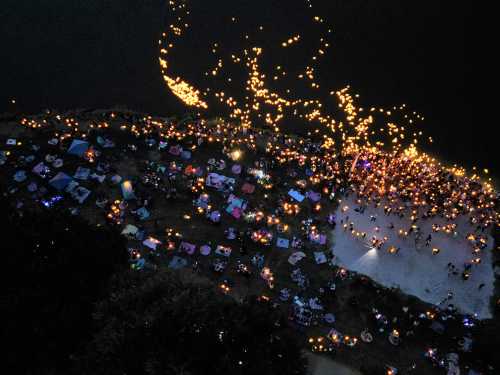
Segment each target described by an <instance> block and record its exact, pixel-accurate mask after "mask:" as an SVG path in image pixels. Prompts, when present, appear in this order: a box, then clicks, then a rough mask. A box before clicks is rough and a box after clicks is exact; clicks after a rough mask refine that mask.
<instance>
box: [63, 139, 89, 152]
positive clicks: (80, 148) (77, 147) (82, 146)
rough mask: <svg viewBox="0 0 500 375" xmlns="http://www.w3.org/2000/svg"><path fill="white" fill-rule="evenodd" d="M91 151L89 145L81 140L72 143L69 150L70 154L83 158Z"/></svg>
mask: <svg viewBox="0 0 500 375" xmlns="http://www.w3.org/2000/svg"><path fill="white" fill-rule="evenodd" d="M88 149H89V143H88V142H86V141H82V140H80V139H75V140H73V142H71V146H69V148H68V154H72V155H76V156H82V155H83V154H85V152H86V151H87V150H88Z"/></svg>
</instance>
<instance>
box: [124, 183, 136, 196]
mask: <svg viewBox="0 0 500 375" xmlns="http://www.w3.org/2000/svg"><path fill="white" fill-rule="evenodd" d="M121 188H122V195H123V199H125V200H130V199H136V196H135V194H134V189H133V187H132V182H130V181H128V180H127V181H123V182H122V184H121Z"/></svg>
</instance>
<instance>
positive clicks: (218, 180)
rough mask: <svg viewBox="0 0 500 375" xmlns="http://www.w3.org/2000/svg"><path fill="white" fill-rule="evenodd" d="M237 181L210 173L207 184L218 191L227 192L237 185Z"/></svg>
mask: <svg viewBox="0 0 500 375" xmlns="http://www.w3.org/2000/svg"><path fill="white" fill-rule="evenodd" d="M235 182H236V180H235V179H234V178H229V177H226V176H223V175H220V174H217V173H209V174H208V176H207V179H206V182H205V184H206V185H207V186H208V187H214V188H216V189H217V190H225V189H226V188H229V187H231V186H233V185H234V184H235Z"/></svg>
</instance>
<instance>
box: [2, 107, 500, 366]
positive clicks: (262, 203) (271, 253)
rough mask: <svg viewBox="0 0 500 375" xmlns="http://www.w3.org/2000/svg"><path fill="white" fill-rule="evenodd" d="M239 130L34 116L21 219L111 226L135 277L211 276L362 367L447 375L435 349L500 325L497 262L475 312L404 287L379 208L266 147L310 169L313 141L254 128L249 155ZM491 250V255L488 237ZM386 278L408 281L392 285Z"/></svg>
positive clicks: (16, 149) (17, 135) (14, 159)
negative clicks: (66, 216)
mask: <svg viewBox="0 0 500 375" xmlns="http://www.w3.org/2000/svg"><path fill="white" fill-rule="evenodd" d="M239 131H241V130H240V129H239V128H234V129H233V128H231V127H230V126H227V125H226V126H224V127H221V126H220V124H219V123H218V120H210V121H208V120H204V119H193V118H188V119H187V120H184V121H178V120H175V119H165V118H152V117H149V116H143V115H140V114H137V113H133V112H119V111H94V112H90V113H89V112H84V113H78V112H76V113H66V114H55V113H47V114H43V115H37V116H34V117H32V118H25V119H23V120H22V121H21V124H17V123H9V124H4V126H3V128H2V133H1V138H0V141H1V143H2V149H1V152H2V159H1V160H2V165H1V168H2V176H3V179H4V181H3V183H4V184H6V185H7V187H8V188H7V192H8V194H9V195H10V196H12V197H14V199H15V200H16V201H17V204H16V208H17V210H18V211H19V212H22V211H23V210H28V209H29V210H62V211H65V212H70V213H71V214H72V215H78V216H81V217H83V218H85V219H86V220H87V221H89V222H90V223H93V224H94V225H97V226H111V227H114V228H116V229H117V230H119V231H120V232H121V234H122V235H123V236H125V237H126V238H127V247H128V251H129V256H130V260H129V262H130V267H131V268H132V269H134V270H137V272H140V271H141V270H143V269H149V270H152V269H155V268H157V267H159V266H161V265H167V266H168V267H169V268H171V269H174V270H178V269H184V270H190V272H193V273H195V274H199V275H203V277H207V278H209V279H210V280H211V281H212V282H213V285H214V287H215V288H216V289H217V290H218V291H219V292H220V293H223V294H227V295H230V296H232V297H233V298H234V299H236V300H243V299H244V298H245V297H247V296H249V295H257V296H259V298H261V299H263V300H269V301H270V302H272V303H273V304H275V305H276V307H277V308H279V309H280V310H282V311H283V313H285V314H286V315H287V316H288V317H289V320H290V324H291V326H292V327H294V330H295V331H296V333H297V335H298V336H299V337H302V340H303V341H304V343H305V345H306V346H307V347H308V348H309V349H310V350H312V351H314V352H320V353H331V355H333V354H334V355H335V357H336V358H340V359H341V361H342V362H345V363H348V364H355V363H364V364H365V365H367V366H369V365H371V364H373V365H380V358H386V359H387V361H388V363H386V365H390V366H395V368H410V367H415V368H418V369H425V373H427V374H431V373H439V372H437V369H439V368H440V367H442V366H448V365H449V364H448V362H446V360H445V359H443V357H440V356H438V354H436V353H438V351H437V350H436V349H435V348H439V353H441V352H443V353H446V351H447V350H449V349H448V348H457V346H458V345H459V344H458V343H459V342H463V341H464V340H470V338H471V337H472V336H471V334H472V333H471V331H470V330H469V328H468V327H473V326H474V325H476V324H480V320H481V319H483V318H487V317H490V316H492V314H494V313H495V311H494V310H493V309H492V308H490V307H489V299H490V298H491V297H492V295H493V294H494V285H493V282H494V275H493V270H492V266H491V264H492V262H493V260H492V259H491V258H490V255H486V256H485V257H483V262H482V263H481V264H479V265H477V266H474V267H475V268H477V267H484V269H485V270H484V271H483V272H482V273H480V274H484V275H486V273H485V272H490V273H489V274H488V276H487V278H484V283H487V286H485V287H484V288H480V289H482V290H481V291H480V293H481V295H483V296H484V297H483V300H482V301H481V302H478V303H480V305H477V304H475V303H473V304H472V305H468V303H469V302H470V301H471V300H470V299H467V298H465V299H463V300H461V302H457V303H456V304H453V302H454V300H451V298H450V296H449V295H448V296H447V291H448V289H442V290H439V291H437V292H436V295H435V296H431V297H426V295H423V294H422V293H423V292H422V291H415V290H412V289H408V286H405V284H404V277H403V278H402V279H401V275H406V272H408V271H404V273H403V274H401V273H399V272H398V271H397V270H398V269H401V267H402V266H401V265H402V263H401V262H403V260H402V259H404V257H403V256H402V254H401V253H404V252H409V251H411V250H410V249H409V248H408V246H406V247H407V248H403V246H405V245H398V246H400V247H402V249H401V250H400V252H401V253H400V254H392V250H391V249H393V246H392V247H391V246H389V245H388V244H387V245H385V244H383V243H381V242H380V240H377V237H376V235H377V233H378V232H379V231H380V229H370V228H371V227H373V226H374V225H375V224H374V223H376V224H377V225H378V226H384V227H387V226H388V225H389V221H388V219H384V218H383V216H384V213H383V211H382V212H381V210H380V209H377V208H369V207H368V210H367V211H366V213H365V209H366V206H365V205H363V204H361V205H359V201H358V204H357V202H356V201H355V200H354V199H351V198H350V197H349V196H348V195H349V192H350V193H351V194H353V192H352V190H351V188H350V187H349V186H348V185H345V184H342V183H340V184H339V183H336V182H335V180H334V181H329V180H326V181H317V180H315V178H314V177H315V175H314V168H315V167H314V166H311V165H309V164H308V163H306V162H303V160H302V157H301V156H299V157H297V158H295V159H294V158H284V159H283V158H282V159H280V157H270V155H272V153H273V152H274V151H273V150H272V149H270V148H269V144H270V142H271V141H272V144H274V145H278V144H280V145H284V146H287V145H294V144H295V145H299V147H298V150H300V152H301V153H302V155H314V154H320V153H321V152H322V151H321V148H320V147H319V143H318V141H317V140H315V139H314V138H313V137H310V138H306V139H302V138H300V137H298V136H287V137H283V138H281V136H280V135H273V134H272V133H270V132H268V131H265V130H253V132H252V133H251V134H248V133H246V135H245V136H246V137H247V138H246V142H245V143H244V142H243V141H239V139H241V138H239V137H237V136H236V134H237V132H239ZM231 132H234V134H231ZM245 132H247V130H245ZM248 140H250V142H248ZM238 142H241V143H240V144H238ZM345 197H346V198H345ZM348 206H350V208H349V207H348ZM354 209H356V210H354ZM349 210H350V211H349ZM376 215H377V218H376V219H375V220H374V218H375V216H376ZM358 216H359V217H358ZM355 217H358V218H357V219H356V220H354V218H355ZM349 218H350V219H349ZM377 220H378V221H377ZM384 220H385V221H384ZM392 221H394V222H395V223H396V225H398V227H399V226H402V224H401V225H400V224H398V223H399V221H396V218H395V219H394V220H392ZM353 222H355V223H356V224H354V223H353ZM358 225H359V226H358ZM405 225H406V224H405ZM426 225H427V224H426ZM430 225H431V224H429V226H430ZM461 225H465V224H461ZM433 228H434V229H435V227H433ZM429 230H430V229H429ZM369 231H374V232H373V233H371V232H370V233H368V234H364V232H369ZM464 231H465V229H464ZM356 233H359V234H356ZM380 233H385V234H386V235H390V230H389V229H384V231H383V232H380ZM465 233H467V232H465ZM353 236H354V237H355V238H354V239H352V237H353ZM360 236H361V238H360ZM407 236H408V234H407ZM435 236H436V235H435ZM477 236H478V238H479V237H480V235H477ZM379 237H384V238H385V237H386V236H379ZM446 238H447V237H445V235H443V239H442V240H441V243H440V246H441V247H443V251H442V253H444V252H445V251H446V249H444V247H446V246H449V245H447V241H449V240H447V239H446ZM481 238H482V237H481ZM484 238H485V241H486V242H485V245H484V247H482V248H484V249H486V250H487V249H489V248H491V246H493V245H492V243H493V239H492V238H491V237H484ZM377 241H378V242H377ZM436 241H437V240H436ZM467 241H468V240H467V239H464V240H463V245H461V246H464V250H463V251H464V254H465V252H466V251H467V250H465V249H466V246H468V245H467ZM432 246H437V245H434V244H433V245H432ZM422 247H423V250H420V251H421V252H426V254H420V255H416V256H417V258H416V259H414V260H411V261H412V262H419V259H420V257H425V258H426V259H427V258H428V259H429V261H430V262H431V264H436V266H437V267H442V271H441V272H442V274H443V275H445V276H444V277H445V278H446V273H447V272H449V271H450V270H446V260H444V259H452V258H453V256H448V258H443V260H440V261H439V262H438V263H435V262H434V263H433V260H432V259H439V257H442V256H443V254H442V253H441V254H433V252H431V250H430V249H431V247H425V246H423V245H422ZM89 251H92V249H89ZM355 251H356V252H355ZM377 252H378V253H379V255H374V256H375V258H377V259H378V261H379V262H382V263H380V264H378V266H375V265H374V263H373V262H375V258H374V259H371V258H372V256H371V255H370V254H375V253H377ZM365 253H366V254H367V255H363V254H365ZM363 257H364V258H363ZM366 257H368V258H370V259H368V258H366ZM358 258H363V259H364V260H363V261H357V259H358ZM379 258H380V259H379ZM422 259H423V258H422ZM464 259H465V258H464ZM462 261H463V260H462ZM443 262H444V263H443ZM457 262H460V260H457ZM384 264H385V267H389V268H384ZM373 267H378V268H377V269H376V270H375V269H374V268H373ZM414 267H416V268H414V269H413V272H416V275H419V272H420V271H418V267H417V266H414ZM371 270H374V271H373V272H372V271H371ZM388 270H389V271H388ZM423 270H424V271H425V267H424V269H423ZM394 271H396V272H395V273H394ZM387 272H393V274H394V275H399V276H392V279H389V280H387V278H386V277H384V276H383V275H382V273H387ZM433 272H436V271H433ZM471 272H472V276H471V280H476V279H475V278H476V277H477V276H476V274H475V273H474V272H476V271H475V269H474V270H472V271H471ZM415 277H421V276H415ZM448 277H450V275H449V274H448ZM457 280H460V275H459V276H457ZM479 282H481V281H470V280H468V281H463V280H460V281H457V284H456V286H455V288H456V289H455V291H454V293H455V294H456V295H458V296H459V295H460V293H462V292H461V290H462V289H463V288H464V285H466V288H469V289H468V291H467V293H469V294H470V293H473V291H474V290H477V285H476V284H478V283H479ZM431 286H432V285H431ZM419 293H420V294H419ZM417 297H418V298H417ZM447 297H448V298H447ZM458 298H460V297H458ZM441 299H444V301H442V302H441ZM450 300H451V301H450ZM476 312H477V313H479V314H476ZM464 322H466V324H465V325H464ZM401 347H404V350H400V349H401ZM429 350H430V352H429ZM452 350H453V349H452ZM462 350H466V349H462ZM429 353H431V354H429ZM389 362H390V363H389Z"/></svg>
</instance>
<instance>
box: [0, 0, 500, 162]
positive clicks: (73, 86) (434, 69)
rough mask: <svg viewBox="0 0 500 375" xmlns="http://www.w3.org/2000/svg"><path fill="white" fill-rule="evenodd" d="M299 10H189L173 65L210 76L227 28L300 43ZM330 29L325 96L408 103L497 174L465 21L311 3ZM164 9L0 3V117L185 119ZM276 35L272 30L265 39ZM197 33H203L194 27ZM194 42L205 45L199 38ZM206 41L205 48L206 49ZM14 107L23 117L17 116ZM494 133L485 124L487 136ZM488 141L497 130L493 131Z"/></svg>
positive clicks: (111, 2)
mask: <svg viewBox="0 0 500 375" xmlns="http://www.w3.org/2000/svg"><path fill="white" fill-rule="evenodd" d="M302 3H303V2H302V1H298V0H294V1H276V0H272V1H270V0H266V1H247V0H233V1H222V0H218V1H201V0H198V1H192V2H191V4H192V6H191V8H192V11H193V12H192V13H193V14H192V15H193V19H192V22H193V24H194V26H193V32H194V33H195V34H194V35H198V36H197V37H192V38H191V39H190V40H188V41H187V42H186V44H185V45H183V46H182V49H180V50H179V59H177V60H175V61H174V62H172V64H173V68H174V69H175V73H176V74H182V75H183V76H186V77H192V76H196V74H198V73H199V72H200V71H201V69H200V67H202V68H204V67H205V66H206V64H205V63H206V61H205V59H206V58H208V54H207V47H206V44H207V43H208V42H211V41H214V40H213V39H218V40H219V41H224V40H225V39H227V40H230V39H231V37H234V36H235V35H236V34H237V32H238V30H234V29H231V28H228V26H225V25H226V24H225V23H224V20H227V19H228V17H230V16H236V17H238V18H239V19H242V20H244V21H245V22H246V25H247V26H249V25H259V24H263V25H265V26H266V30H267V31H268V33H269V34H268V35H269V38H270V39H273V38H278V37H280V36H281V35H283V33H284V32H285V33H286V31H287V30H288V31H290V32H295V31H297V32H301V33H302V32H303V33H306V32H307V31H308V30H304V28H306V27H307V25H306V24H305V23H304V21H303V19H304V17H303V14H302V13H301V12H300V6H301V4H302ZM315 3H318V5H320V4H321V3H324V4H322V5H321V6H320V8H321V15H322V16H323V17H324V18H325V19H327V20H328V21H329V23H330V24H331V25H332V26H333V30H334V33H333V34H332V40H331V44H332V47H331V49H330V51H329V54H328V57H327V58H326V59H325V61H324V62H323V63H322V64H321V65H320V67H321V84H322V86H325V87H331V88H332V89H338V88H341V87H343V86H344V85H346V84H350V85H351V87H352V90H353V92H355V93H359V94H360V95H361V98H362V104H363V105H366V106H372V105H373V106H393V105H400V104H402V103H406V104H407V105H408V106H409V108H410V109H411V110H413V109H414V110H416V111H418V112H420V113H421V114H423V115H424V116H425V117H426V121H425V124H424V126H425V130H426V132H427V133H429V134H430V135H432V136H434V137H435V139H436V144H437V145H438V147H436V148H435V149H434V151H436V152H437V153H438V154H439V155H440V156H441V157H443V158H445V159H447V160H450V161H458V162H460V163H461V164H470V163H473V164H475V165H478V166H480V167H490V168H491V169H494V170H498V165H497V162H495V160H494V159H495V158H492V157H491V155H494V151H493V150H494V149H495V148H494V139H493V137H488V139H486V140H484V139H483V138H484V132H473V131H471V130H469V129H471V128H472V126H471V124H470V121H471V113H472V110H471V108H470V106H468V105H466V101H467V100H468V99H469V98H468V97H467V94H466V77H467V79H468V77H470V67H469V65H468V62H466V58H465V50H466V44H465V9H464V8H463V6H462V5H461V3H457V2H455V3H453V6H450V5H449V2H445V1H435V0H433V1H392V0H389V1H387V0H384V1H376V2H375V1H361V0H350V1H316V2H315ZM167 24H168V14H167V7H166V5H165V1H162V0H119V1H118V0H86V1H77V0H38V1H34V0H4V1H2V7H1V9H0V38H1V44H2V49H3V51H4V53H3V54H2V59H1V62H0V66H1V71H2V80H1V82H2V86H1V89H0V112H23V113H33V112H37V111H40V110H41V109H43V108H47V107H50V108H57V109H72V108H107V107H113V106H116V105H118V106H124V107H127V108H130V109H134V110H138V111H144V112H148V113H152V114H158V115H172V114H182V113H183V112H185V111H186V110H187V109H186V108H184V107H183V106H182V105H181V103H180V102H179V101H178V100H177V99H176V98H174V97H173V95H171V94H170V93H169V92H168V90H167V89H166V88H165V85H164V82H163V80H162V78H161V75H160V69H159V66H158V62H157V57H158V44H157V43H158V37H159V35H160V33H161V32H162V31H163V30H164V29H165V25H167ZM268 25H269V27H268ZM195 26H196V27H195ZM196 33H198V34H196ZM204 38H206V39H204ZM12 98H15V99H16V101H17V102H16V105H15V106H13V105H12V104H10V100H11V99H12ZM488 126H490V127H492V126H493V125H492V124H491V125H489V124H481V128H482V129H487V128H488ZM490 129H491V128H490Z"/></svg>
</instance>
